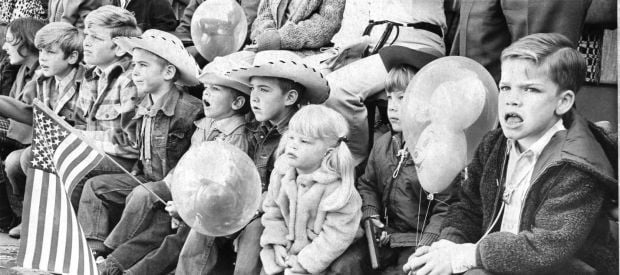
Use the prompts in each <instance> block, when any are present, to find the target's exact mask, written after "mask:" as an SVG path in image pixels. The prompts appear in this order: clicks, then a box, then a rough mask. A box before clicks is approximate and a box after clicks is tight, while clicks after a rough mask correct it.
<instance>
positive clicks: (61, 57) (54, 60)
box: [39, 45, 77, 77]
mask: <svg viewBox="0 0 620 275" xmlns="http://www.w3.org/2000/svg"><path fill="white" fill-rule="evenodd" d="M76 62H77V53H72V54H71V55H70V56H68V57H67V58H65V54H64V53H63V51H62V50H61V49H60V47H59V46H58V45H51V46H49V47H48V48H46V49H41V50H39V64H40V66H41V73H43V75H44V76H46V77H50V76H57V77H64V76H66V75H67V74H68V73H69V72H70V71H71V68H72V64H75V63H76Z"/></svg>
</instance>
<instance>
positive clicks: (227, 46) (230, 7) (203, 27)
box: [190, 0, 248, 61]
mask: <svg viewBox="0 0 620 275" xmlns="http://www.w3.org/2000/svg"><path fill="white" fill-rule="evenodd" d="M190 30H191V35H192V41H193V42H194V46H196V49H197V50H198V52H199V53H200V54H201V55H202V57H204V58H205V59H206V60H209V61H211V60H213V59H214V58H215V57H217V56H225V55H227V54H230V53H233V52H236V51H238V50H239V49H240V48H241V46H242V45H243V42H244V41H245V37H246V34H247V32H248V22H247V20H246V17H245V13H244V12H243V8H241V6H239V4H238V3H237V1H234V0H207V1H204V2H203V3H202V4H200V6H198V8H197V9H196V11H195V12H194V15H193V16H192V22H191V26H190Z"/></svg>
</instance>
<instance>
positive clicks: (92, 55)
mask: <svg viewBox="0 0 620 275" xmlns="http://www.w3.org/2000/svg"><path fill="white" fill-rule="evenodd" d="M83 46H84V62H86V64H88V65H94V66H97V67H99V68H101V69H105V68H107V67H108V66H109V65H111V64H112V63H114V61H116V59H117V57H116V44H115V43H114V42H112V36H111V35H110V29H107V28H103V27H100V26H94V25H93V26H90V27H87V28H85V29H84V42H83Z"/></svg>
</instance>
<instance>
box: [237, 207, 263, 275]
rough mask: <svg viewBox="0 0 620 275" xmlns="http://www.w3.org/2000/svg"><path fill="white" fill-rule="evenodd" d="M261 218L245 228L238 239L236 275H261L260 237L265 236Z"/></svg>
mask: <svg viewBox="0 0 620 275" xmlns="http://www.w3.org/2000/svg"><path fill="white" fill-rule="evenodd" d="M264 229H265V227H263V224H262V223H261V221H260V217H259V218H257V219H254V220H253V221H251V222H250V223H248V225H246V226H245V228H244V229H243V230H241V233H240V234H239V236H238V237H237V244H238V247H237V262H236V264H235V273H234V274H235V275H242V274H259V273H260V271H261V269H262V263H261V261H260V257H259V253H260V251H261V246H260V236H261V235H262V234H263V230H264Z"/></svg>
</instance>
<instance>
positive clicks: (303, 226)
mask: <svg viewBox="0 0 620 275" xmlns="http://www.w3.org/2000/svg"><path fill="white" fill-rule="evenodd" d="M347 131H348V125H347V123H346V121H345V119H344V118H343V117H342V115H340V114H338V113H337V112H336V111H334V110H332V109H329V108H327V107H324V106H322V105H308V106H305V107H302V108H301V109H300V110H299V111H298V112H297V113H296V114H295V115H294V116H293V117H292V118H291V120H290V122H289V129H288V131H287V133H286V135H285V136H284V137H283V139H282V141H281V142H280V148H279V150H280V156H279V157H278V159H277V160H276V164H275V169H274V171H273V172H272V174H271V180H270V184H269V190H268V191H267V195H266V197H265V200H264V202H263V210H264V211H265V214H264V215H263V216H262V223H263V226H264V227H265V230H264V231H263V234H262V236H261V240H260V243H261V246H262V248H263V249H262V251H261V253H260V256H261V260H262V262H263V273H264V274H278V273H281V272H285V274H316V273H321V272H323V271H325V270H326V269H328V267H329V266H330V264H331V263H332V262H333V261H334V260H335V259H336V258H338V257H339V256H340V255H341V254H342V253H343V252H344V251H345V250H346V249H347V248H348V247H349V245H351V243H353V240H354V239H355V237H356V235H357V236H359V235H358V229H359V224H360V219H361V215H362V213H361V203H362V202H361V198H360V196H359V194H358V193H357V190H356V189H355V187H354V164H353V157H352V156H351V152H350V151H349V148H348V147H347V145H346V144H345V141H346V135H347Z"/></svg>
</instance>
